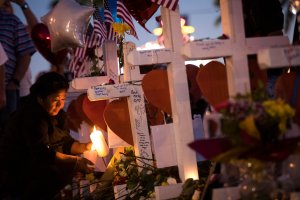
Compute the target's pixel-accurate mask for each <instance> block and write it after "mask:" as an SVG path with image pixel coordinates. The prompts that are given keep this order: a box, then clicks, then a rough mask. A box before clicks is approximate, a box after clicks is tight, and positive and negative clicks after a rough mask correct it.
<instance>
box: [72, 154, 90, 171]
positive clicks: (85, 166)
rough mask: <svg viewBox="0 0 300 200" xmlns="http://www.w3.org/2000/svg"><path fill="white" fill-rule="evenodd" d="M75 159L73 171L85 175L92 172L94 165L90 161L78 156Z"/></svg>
mask: <svg viewBox="0 0 300 200" xmlns="http://www.w3.org/2000/svg"><path fill="white" fill-rule="evenodd" d="M76 159H77V160H76V164H75V171H79V172H82V173H85V174H89V173H91V172H93V171H94V169H95V166H94V165H95V164H94V163H92V162H91V161H90V160H88V159H86V158H83V157H79V156H77V157H76Z"/></svg>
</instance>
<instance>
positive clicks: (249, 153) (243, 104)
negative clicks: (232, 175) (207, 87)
mask: <svg viewBox="0 0 300 200" xmlns="http://www.w3.org/2000/svg"><path fill="white" fill-rule="evenodd" d="M215 110H216V112H217V113H219V114H220V119H219V120H220V123H219V124H220V129H221V132H222V136H221V137H215V138H209V139H201V140H197V141H195V142H193V143H191V144H190V147H191V148H193V149H195V150H196V151H197V152H198V153H200V154H202V155H203V156H204V157H205V158H207V159H208V160H211V161H215V162H220V163H229V164H233V165H234V166H235V167H237V168H238V170H239V178H238V179H237V180H239V186H240V195H241V198H242V199H264V200H266V199H272V198H275V196H274V195H277V193H276V187H277V186H276V184H275V183H274V181H275V177H274V173H275V171H274V170H275V166H274V165H275V164H276V163H277V164H278V163H281V162H282V161H283V160H285V159H286V158H287V157H288V156H289V155H291V154H294V153H295V152H296V151H297V149H298V148H299V142H300V136H297V137H288V136H287V135H286V133H287V130H288V129H289V128H291V126H292V123H293V116H294V114H295V111H294V110H293V109H292V108H291V107H290V106H289V105H288V104H287V103H286V102H284V101H283V100H282V99H269V98H267V97H266V95H265V93H264V92H263V89H260V90H258V91H255V92H254V93H253V94H252V95H237V96H236V97H235V98H233V99H230V100H228V101H227V102H224V103H222V104H220V105H219V106H217V107H215ZM271 193H272V194H271ZM272 195H273V196H272Z"/></svg>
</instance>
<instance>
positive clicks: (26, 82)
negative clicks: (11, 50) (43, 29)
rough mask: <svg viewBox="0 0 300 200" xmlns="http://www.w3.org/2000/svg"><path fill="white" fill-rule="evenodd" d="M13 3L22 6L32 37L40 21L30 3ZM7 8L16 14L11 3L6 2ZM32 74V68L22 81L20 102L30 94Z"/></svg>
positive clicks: (19, 1)
mask: <svg viewBox="0 0 300 200" xmlns="http://www.w3.org/2000/svg"><path fill="white" fill-rule="evenodd" d="M10 1H11V2H14V3H15V4H17V5H18V6H20V8H21V10H22V12H23V14H24V16H25V19H26V22H27V26H26V30H27V31H28V33H29V35H31V31H32V29H33V27H34V26H35V25H36V24H38V19H37V17H36V16H35V15H34V13H33V12H32V10H31V9H30V7H29V5H28V3H27V2H26V1H25V0H10ZM3 6H4V7H5V8H6V11H7V12H8V13H12V14H13V13H14V10H13V7H12V4H11V3H10V2H9V1H6V3H5V4H4V5H3ZM31 80H32V73H31V69H30V67H28V69H27V71H26V73H25V75H24V77H23V79H22V80H21V81H20V88H19V91H20V100H21V102H22V99H23V97H25V96H27V95H28V94H29V88H30V86H31V85H32V81H31Z"/></svg>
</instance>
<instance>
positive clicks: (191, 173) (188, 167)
mask: <svg viewBox="0 0 300 200" xmlns="http://www.w3.org/2000/svg"><path fill="white" fill-rule="evenodd" d="M161 13H162V20H163V21H164V27H165V29H164V31H163V33H164V34H165V36H164V38H165V42H166V44H165V46H166V48H164V49H156V50H142V51H136V50H135V48H133V47H127V49H128V51H127V52H126V51H125V53H124V55H125V56H124V57H125V58H126V59H124V60H126V62H127V64H128V66H127V67H126V65H125V68H124V72H125V70H127V72H126V73H124V76H125V78H124V79H125V80H127V78H129V77H130V78H129V79H130V80H140V74H139V68H138V66H142V65H150V64H160V63H168V66H167V73H168V80H169V87H170V98H171V106H172V118H173V133H174V142H175V145H174V146H175V149H174V151H175V152H176V158H177V165H178V168H179V175H180V178H181V180H182V181H185V180H186V179H188V178H194V179H198V169H197V161H196V153H195V152H194V151H193V150H192V149H191V148H189V147H188V144H189V143H191V142H193V141H194V133H193V126H192V117H191V108H190V99H189V89H188V84H187V75H186V67H185V63H184V60H183V58H182V56H181V54H180V50H181V47H182V41H181V40H173V38H182V35H181V27H180V14H179V10H177V11H176V12H174V11H170V10H168V9H166V8H163V7H162V8H161ZM124 49H126V48H124ZM126 74H127V75H126ZM126 76H128V77H126ZM153 84H155V83H153Z"/></svg>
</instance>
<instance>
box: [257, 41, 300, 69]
mask: <svg viewBox="0 0 300 200" xmlns="http://www.w3.org/2000/svg"><path fill="white" fill-rule="evenodd" d="M257 60H258V64H259V66H260V67H261V68H262V69H268V68H281V67H286V66H287V67H291V66H299V65H300V46H299V45H294V46H293V45H287V46H284V47H274V48H265V49H261V50H259V51H258V54H257Z"/></svg>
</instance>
